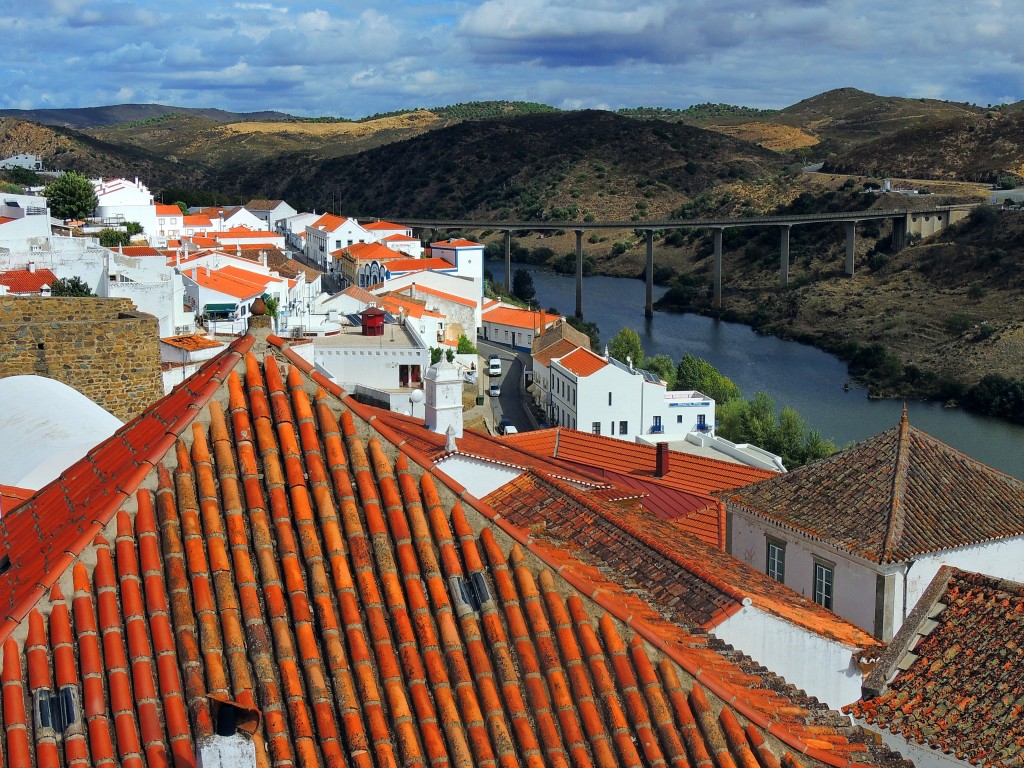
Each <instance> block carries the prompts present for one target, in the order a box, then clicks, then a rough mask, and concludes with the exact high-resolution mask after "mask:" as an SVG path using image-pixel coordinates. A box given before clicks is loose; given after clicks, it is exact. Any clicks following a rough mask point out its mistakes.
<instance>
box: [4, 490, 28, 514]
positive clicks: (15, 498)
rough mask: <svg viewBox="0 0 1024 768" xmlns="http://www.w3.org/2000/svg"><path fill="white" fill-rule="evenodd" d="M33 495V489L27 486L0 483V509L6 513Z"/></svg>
mask: <svg viewBox="0 0 1024 768" xmlns="http://www.w3.org/2000/svg"><path fill="white" fill-rule="evenodd" d="M34 495H35V491H33V490H30V489H29V488H19V487H18V486H16V485H2V484H0V499H2V501H0V511H2V514H4V515H6V514H7V513H8V512H11V511H12V510H13V509H14V508H15V507H17V506H18V505H19V504H21V502H23V501H25V500H26V499H30V498H32V496H34Z"/></svg>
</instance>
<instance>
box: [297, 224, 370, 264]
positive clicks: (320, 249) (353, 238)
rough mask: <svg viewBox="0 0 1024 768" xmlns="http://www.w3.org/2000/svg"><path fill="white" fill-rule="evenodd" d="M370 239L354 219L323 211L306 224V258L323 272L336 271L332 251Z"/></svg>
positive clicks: (366, 241)
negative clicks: (321, 214) (313, 220)
mask: <svg viewBox="0 0 1024 768" xmlns="http://www.w3.org/2000/svg"><path fill="white" fill-rule="evenodd" d="M372 239H373V238H371V237H370V235H369V233H368V232H367V231H366V230H365V229H363V228H362V227H361V226H360V225H359V222H358V221H356V220H355V219H349V218H344V217H342V216H335V215H334V214H333V213H325V214H324V215H323V216H321V217H320V218H318V219H317V220H316V221H315V222H313V223H312V224H307V225H306V258H307V259H309V260H311V261H314V262H316V264H317V265H318V266H319V267H320V269H322V270H324V271H325V272H331V271H337V262H336V260H335V259H334V258H333V257H332V256H331V253H332V252H333V251H337V250H340V249H342V248H347V247H349V246H350V245H355V244H356V243H368V242H370V241H371V240H372Z"/></svg>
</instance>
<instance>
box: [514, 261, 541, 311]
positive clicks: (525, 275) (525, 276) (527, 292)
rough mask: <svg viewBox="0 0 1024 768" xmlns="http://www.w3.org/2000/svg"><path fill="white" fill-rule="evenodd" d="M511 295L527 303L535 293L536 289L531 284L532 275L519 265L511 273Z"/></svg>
mask: <svg viewBox="0 0 1024 768" xmlns="http://www.w3.org/2000/svg"><path fill="white" fill-rule="evenodd" d="M512 295H513V296H515V297H516V298H517V299H519V300H520V301H525V302H527V303H529V302H530V301H532V300H533V297H534V296H536V295H537V289H536V288H535V287H534V285H533V275H531V274H530V271H529V270H527V269H523V268H522V267H520V268H519V269H517V270H516V271H515V272H513V273H512Z"/></svg>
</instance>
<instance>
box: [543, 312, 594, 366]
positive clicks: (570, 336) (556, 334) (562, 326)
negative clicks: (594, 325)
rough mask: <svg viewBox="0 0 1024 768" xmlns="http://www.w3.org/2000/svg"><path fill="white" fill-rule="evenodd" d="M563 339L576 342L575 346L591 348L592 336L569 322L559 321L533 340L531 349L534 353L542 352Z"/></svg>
mask: <svg viewBox="0 0 1024 768" xmlns="http://www.w3.org/2000/svg"><path fill="white" fill-rule="evenodd" d="M563 340H568V341H571V342H574V346H577V347H586V348H587V349H590V337H589V336H587V334H585V333H583V331H578V330H576V329H575V328H573V327H572V326H571V325H569V323H567V322H559V323H555V325H553V326H552V327H551V328H548V329H547V330H546V331H544V333H542V334H540V336H538V337H537V338H535V339H534V340H533V347H532V349H531V351H532V353H533V354H534V355H537V354H540V353H541V352H543V351H545V350H546V349H547V348H548V347H549V346H551V345H552V344H555V343H556V342H559V341H563ZM548 359H550V357H549V358H548ZM545 365H547V363H545Z"/></svg>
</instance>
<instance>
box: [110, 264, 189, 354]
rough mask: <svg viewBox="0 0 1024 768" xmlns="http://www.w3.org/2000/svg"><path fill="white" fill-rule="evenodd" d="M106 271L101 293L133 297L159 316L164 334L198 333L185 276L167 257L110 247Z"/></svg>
mask: <svg viewBox="0 0 1024 768" xmlns="http://www.w3.org/2000/svg"><path fill="white" fill-rule="evenodd" d="M129 250H131V249H129ZM104 273H105V279H103V280H102V281H101V282H100V286H99V290H98V291H97V295H98V296H105V297H123V298H127V299H131V300H132V302H133V303H134V304H135V306H136V307H137V308H138V309H139V311H140V312H145V313H147V314H150V315H153V317H155V318H156V319H157V322H158V323H159V324H160V336H161V337H165V336H180V335H185V334H191V333H195V330H196V318H195V313H194V312H193V311H192V310H191V309H189V308H188V307H187V306H186V300H185V285H184V281H183V280H182V276H181V274H179V272H178V271H177V270H176V269H175V268H174V267H173V266H170V265H168V264H167V262H166V260H165V259H164V258H163V257H161V256H128V255H125V254H124V253H123V252H122V251H121V250H118V251H112V250H108V251H107V252H106V258H105V261H104Z"/></svg>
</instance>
